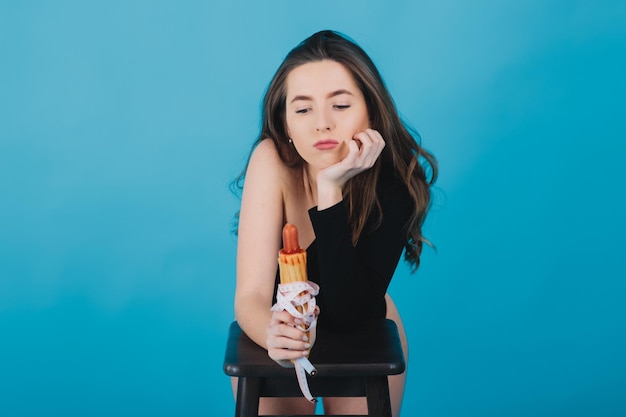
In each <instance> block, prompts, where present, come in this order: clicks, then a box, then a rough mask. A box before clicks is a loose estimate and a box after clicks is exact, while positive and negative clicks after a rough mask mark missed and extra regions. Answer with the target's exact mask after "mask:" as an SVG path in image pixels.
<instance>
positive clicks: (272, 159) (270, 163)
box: [250, 139, 286, 170]
mask: <svg viewBox="0 0 626 417" xmlns="http://www.w3.org/2000/svg"><path fill="white" fill-rule="evenodd" d="M250 164H251V165H252V164H254V165H260V166H261V167H263V168H267V169H273V170H280V169H281V168H286V167H285V164H284V163H283V162H282V161H281V159H280V157H279V156H278V150H277V149H276V145H274V142H272V140H271V139H263V140H262V141H261V142H260V143H259V144H258V145H257V147H256V148H254V151H252V156H251V157H250Z"/></svg>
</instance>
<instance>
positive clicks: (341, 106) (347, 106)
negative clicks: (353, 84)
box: [335, 104, 350, 110]
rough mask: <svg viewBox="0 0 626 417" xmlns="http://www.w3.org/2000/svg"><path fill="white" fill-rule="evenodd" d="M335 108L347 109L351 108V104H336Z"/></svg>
mask: <svg viewBox="0 0 626 417" xmlns="http://www.w3.org/2000/svg"><path fill="white" fill-rule="evenodd" d="M335 108H336V109H337V110H345V109H348V108H350V105H349V104H335Z"/></svg>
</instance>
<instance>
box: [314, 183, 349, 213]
mask: <svg viewBox="0 0 626 417" xmlns="http://www.w3.org/2000/svg"><path fill="white" fill-rule="evenodd" d="M341 200H343V190H342V187H341V186H337V185H334V184H326V183H324V182H319V181H318V183H317V209H318V210H325V209H327V208H329V207H332V206H334V205H335V204H337V203H339V202H340V201H341Z"/></svg>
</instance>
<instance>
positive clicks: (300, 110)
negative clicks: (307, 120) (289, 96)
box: [296, 109, 309, 114]
mask: <svg viewBox="0 0 626 417" xmlns="http://www.w3.org/2000/svg"><path fill="white" fill-rule="evenodd" d="M308 112H309V109H298V110H296V113H298V114H305V113H308Z"/></svg>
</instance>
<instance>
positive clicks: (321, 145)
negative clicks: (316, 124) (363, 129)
mask: <svg viewBox="0 0 626 417" xmlns="http://www.w3.org/2000/svg"><path fill="white" fill-rule="evenodd" d="M337 145H339V142H337V141H336V140H335V139H324V140H318V141H317V142H315V143H314V144H313V146H314V147H315V148H316V149H319V150H321V151H324V150H327V149H333V148H335V147H336V146H337Z"/></svg>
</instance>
